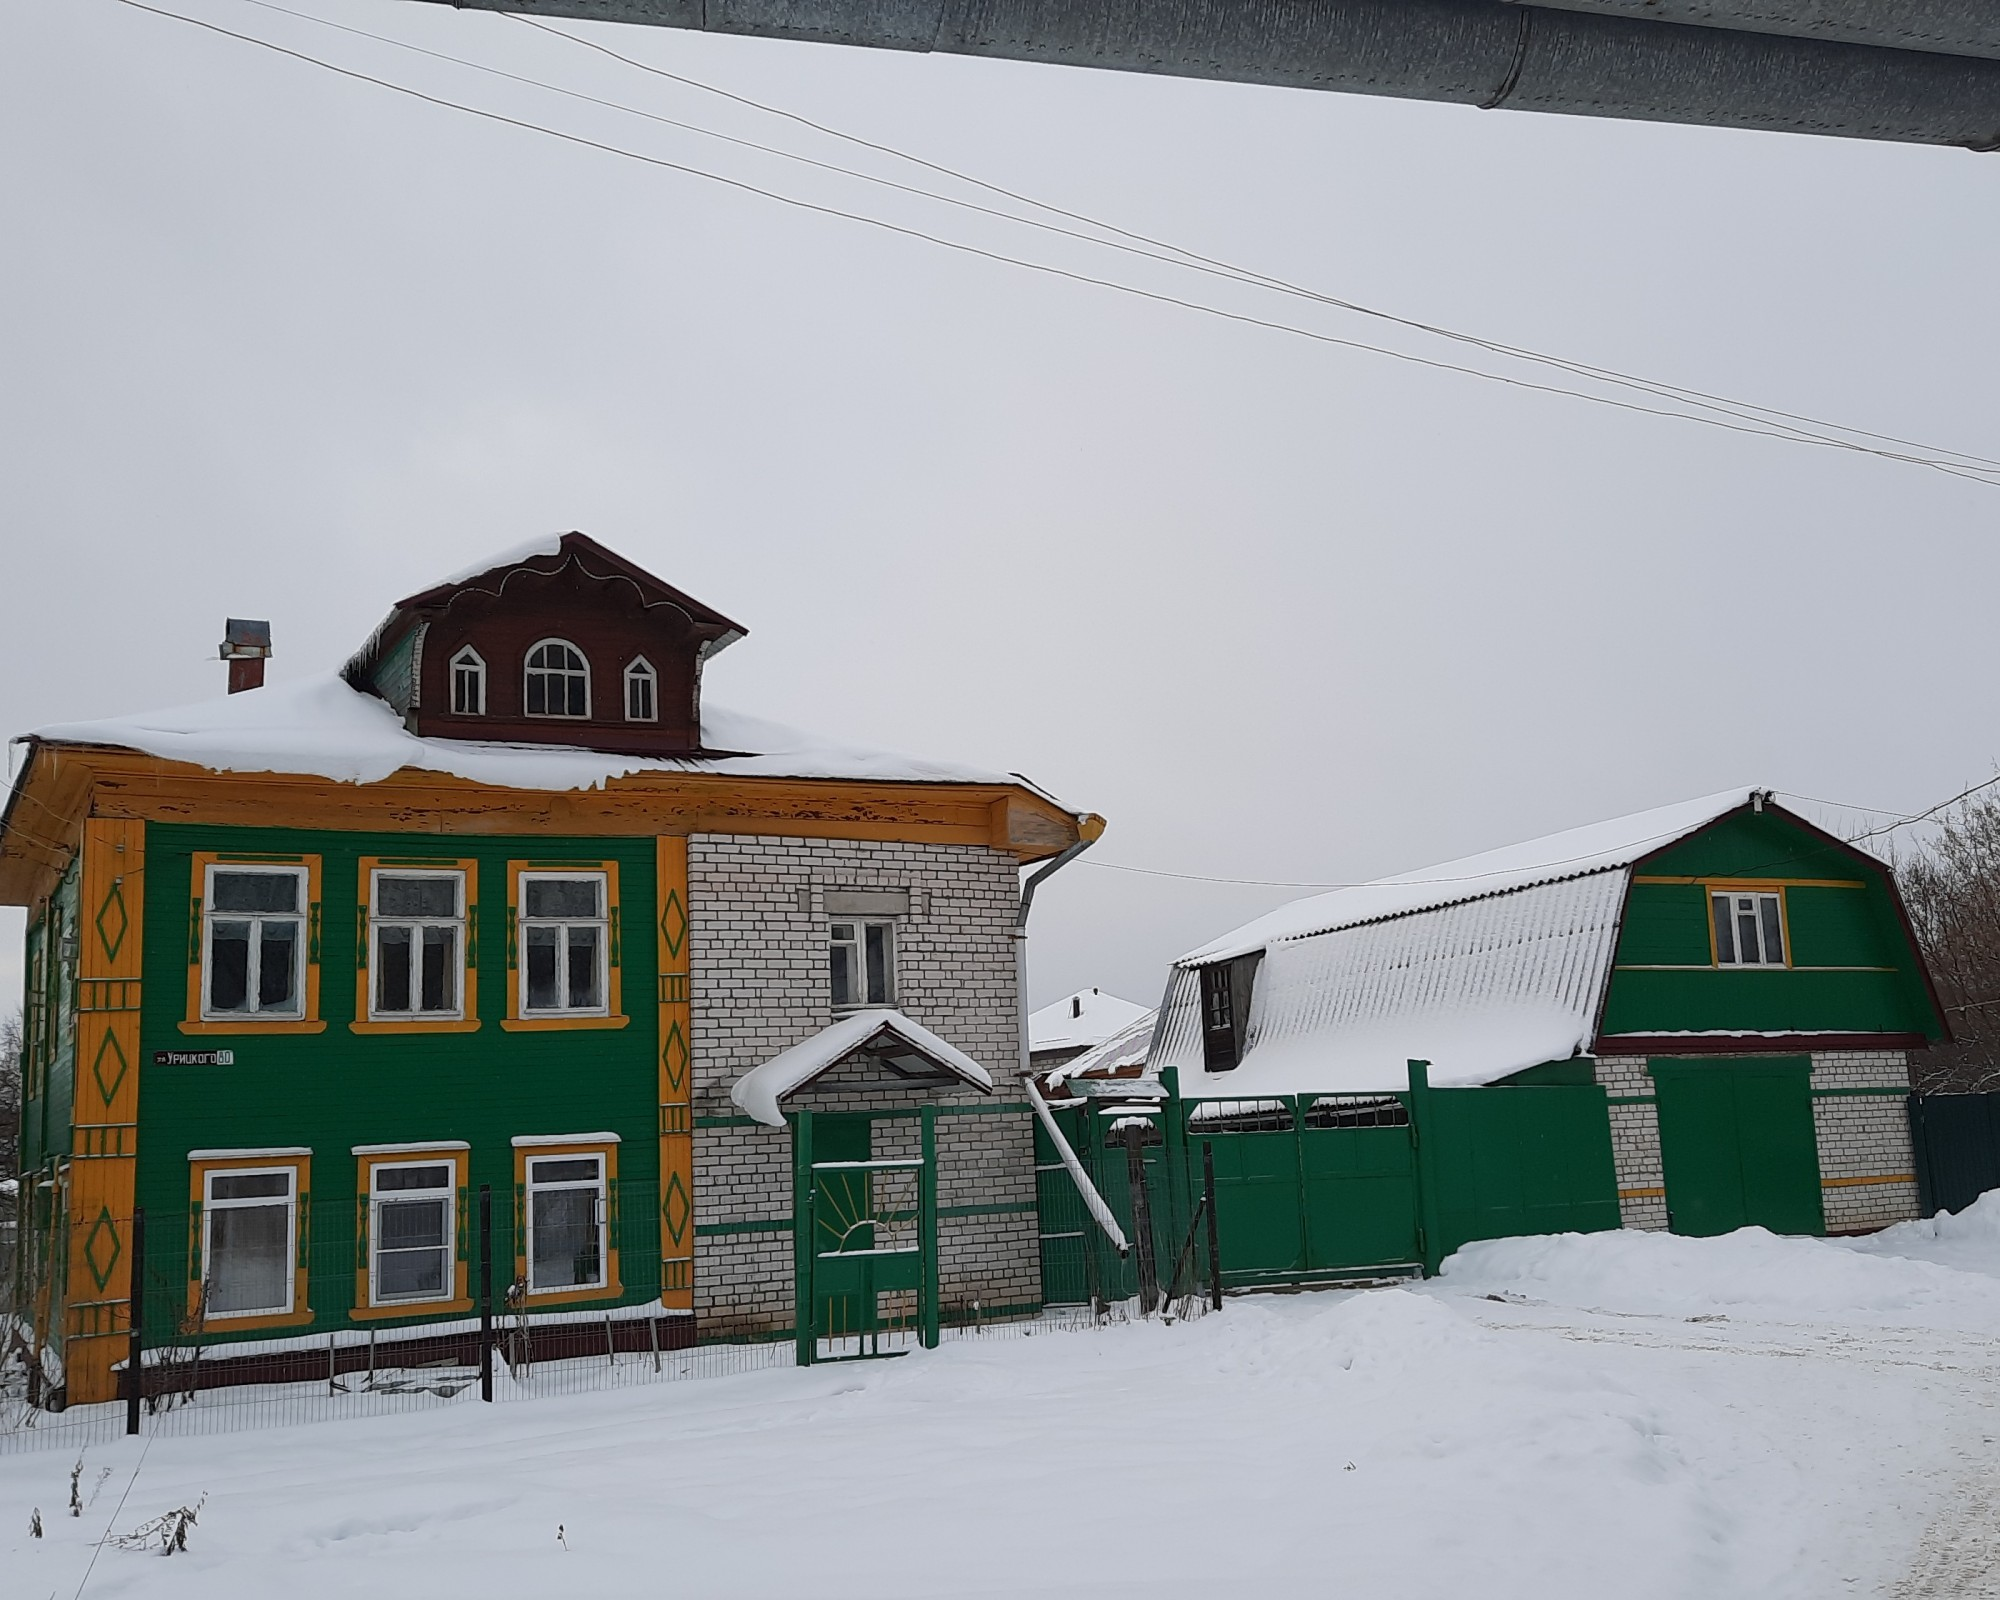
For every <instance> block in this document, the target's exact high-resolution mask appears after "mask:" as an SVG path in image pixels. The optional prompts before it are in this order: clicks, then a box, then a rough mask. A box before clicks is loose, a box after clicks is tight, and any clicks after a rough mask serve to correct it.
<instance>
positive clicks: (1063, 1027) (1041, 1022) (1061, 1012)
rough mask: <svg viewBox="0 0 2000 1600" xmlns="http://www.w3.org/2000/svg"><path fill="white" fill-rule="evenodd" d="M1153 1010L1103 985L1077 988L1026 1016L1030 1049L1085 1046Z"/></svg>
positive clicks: (1096, 1041) (1108, 1036) (1099, 1040)
mask: <svg viewBox="0 0 2000 1600" xmlns="http://www.w3.org/2000/svg"><path fill="white" fill-rule="evenodd" d="M1152 1014H1153V1013H1152V1011H1151V1010H1150V1009H1148V1008H1147V1007H1145V1006H1142V1005H1135V1004H1133V1003H1132V1002H1131V1001H1130V1000H1121V999H1119V998H1118V996H1117V995H1115V994H1106V993H1105V992H1104V991H1103V990H1102V989H1079V990H1077V991H1076V993H1075V994H1067V995H1064V996H1063V997H1062V999H1060V1000H1058V1001H1056V1002H1054V1004H1052V1005H1046V1006H1043V1007H1042V1008H1041V1010H1039V1011H1037V1012H1035V1013H1033V1014H1032V1015H1031V1016H1030V1017H1029V1018H1028V1048H1029V1049H1030V1050H1087V1049H1089V1048H1091V1047H1092V1046H1093V1045H1100V1044H1102V1043H1103V1042H1104V1041H1105V1040H1106V1039H1108V1038H1110V1037H1111V1036H1112V1035H1113V1034H1114V1033H1118V1032H1121V1031H1122V1030H1124V1029H1126V1028H1128V1027H1130V1026H1131V1025H1132V1023H1133V1022H1134V1021H1135V1020H1137V1019H1138V1018H1140V1017H1150V1016H1151V1015H1152Z"/></svg>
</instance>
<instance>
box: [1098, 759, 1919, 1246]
mask: <svg viewBox="0 0 2000 1600" xmlns="http://www.w3.org/2000/svg"><path fill="white" fill-rule="evenodd" d="M1945 1036H1946V1025H1945V1019H1944V1017H1943V1015H1942V1013H1941V1011H1940V1009H1939V1006H1938V1003H1937V999H1936V997H1935V995H1934V994H1933V992H1932V989H1931V985H1930V981H1929V977H1928V975H1927V973H1926V971H1925V969H1924V964H1923V960H1922V958H1921V956H1920V955H1919V953H1918V949H1917V946H1916V942H1915V939H1914V937H1913V936H1912V934H1911V931H1910V927H1909V924H1908V921H1907V918H1906V917H1905V915H1904V911H1903V907H1902V903H1901V901H1900V899H1899V897H1898V894H1897V890H1896V885H1895V882H1894V879H1893V877H1892V876H1891V874H1890V872H1889V870H1888V868H1887V867H1886V866H1885V865H1884V864H1883V863H1881V862H1880V861H1877V860H1875V859H1874V858H1873V857H1871V856H1869V855H1867V854H1865V853H1864V852H1862V851H1860V850H1858V849H1855V848H1853V847H1852V846H1850V845H1847V844H1845V843H1843V842H1842V841H1841V840H1839V839H1836V838H1834V837H1832V836H1831V835H1829V834H1827V833H1825V832H1823V831H1822V830H1820V829H1819V828H1817V827H1814V826H1813V825H1812V824H1811V823H1809V822H1807V821H1806V820H1805V819H1804V818H1802V817H1799V816H1797V815H1795V814H1793V813H1791V812H1789V811H1787V810H1785V809H1784V808H1782V807H1781V806H1779V805H1777V804H1776V803H1775V802H1774V801H1773V799H1772V796H1771V795H1770V793H1768V792H1767V791H1762V790H1736V791H1731V792H1729V793H1726V794H1721V795H1713V796H1709V797H1707V798H1705V799H1701V800H1696V801H1691V802H1687V803H1685V804H1681V805H1676V806H1668V807H1665V808H1662V809H1660V810H1656V811H1649V812H1644V813H1641V814H1639V815H1637V816H1632V817H1624V818H1620V819H1618V820H1615V821H1612V822H1607V823H1602V824H1598V825H1595V826H1592V827H1588V828H1580V829H1576V830H1573V831H1571V832H1568V833H1562V834H1557V835H1554V836H1553V837H1550V838H1545V839H1537V840H1533V841H1530V842H1529V843H1526V844H1522V845H1516V846H1513V847H1510V848H1508V849H1505V850H1498V851H1494V852H1491V853H1489V854H1486V855H1482V856H1476V857H1473V858H1470V859H1467V860H1462V861H1453V862H1447V863H1444V864H1442V865H1439V866H1435V867H1429V868H1425V869H1423V870H1420V871H1417V872H1413V873H1409V874H1405V875H1403V876H1400V877H1395V878H1389V879H1384V880H1383V881H1381V882H1379V883H1374V884H1369V885H1365V886H1362V887H1358V888H1353V889H1343V890H1339V891H1336V892H1334V893H1331V894H1325V895H1320V896H1316V897H1314V898H1311V899H1307V900H1301V901H1298V902H1296V903H1294V904H1292V905H1288V906H1285V907H1282V908H1280V909H1279V910H1277V911H1275V912H1272V913H1271V914H1270V915H1268V916H1265V917H1262V918H1259V919H1257V920H1256V921H1254V922H1251V923H1249V924H1247V925H1246V926H1244V927H1242V928H1238V929H1236V930H1235V931H1233V932H1231V933H1228V934H1225V935H1224V936H1222V937H1221V938H1219V939H1216V940H1214V941H1212V942H1210V943H1209V944H1207V945H1204V946H1203V947H1201V948H1200V949H1198V950H1195V951H1193V952H1191V953H1190V954H1189V955H1187V956H1186V957H1184V958H1183V959H1182V960H1181V961H1180V962H1179V963H1177V965H1176V966H1175V968H1174V971H1173V975H1172V979H1171V981H1170V983H1169V986H1168V990H1167V996H1166V1000H1165V1004H1164V1005H1163V1007H1162V1013H1161V1018H1160V1021H1159V1023H1158V1025H1157V1028H1156V1031H1155V1033H1154V1036H1153V1039H1152V1041H1151V1047H1150V1050H1149V1059H1148V1071H1149V1072H1150V1073H1151V1074H1153V1075H1154V1076H1156V1077H1159V1078H1161V1079H1162V1080H1164V1081H1165V1083H1166V1084H1167V1085H1168V1086H1170V1087H1172V1088H1173V1089H1175V1090H1176V1091H1177V1093H1176V1095H1175V1096H1174V1097H1173V1098H1171V1099H1170V1100H1168V1101H1166V1102H1164V1103H1163V1107H1162V1112H1161V1115H1162V1118H1163V1120H1164V1123H1165V1136H1164V1137H1163V1138H1162V1139H1161V1140H1160V1141H1159V1142H1158V1150H1157V1154H1152V1155H1149V1156H1148V1159H1149V1160H1153V1161H1157V1162H1158V1163H1160V1164H1161V1166H1162V1169H1163V1170H1167V1169H1171V1170H1172V1171H1173V1172H1174V1173H1175V1174H1176V1175H1175V1177H1174V1179H1173V1182H1172V1183H1171V1184H1170V1185H1169V1189H1170V1190H1171V1192H1172V1193H1173V1194H1174V1195H1175V1196H1176V1197H1177V1198H1176V1200H1175V1209H1176V1214H1178V1215H1180V1216H1183V1217H1185V1216H1186V1215H1187V1202H1186V1200H1185V1199H1184V1198H1181V1197H1187V1196H1191V1195H1192V1194H1193V1193H1194V1191H1195V1190H1196V1189H1197V1188H1198V1187H1199V1184H1200V1179H1201V1169H1202V1166H1203V1163H1204V1162H1207V1163H1210V1164H1212V1165H1213V1166H1214V1168H1215V1171H1216V1174H1217V1185H1218V1213H1219V1218H1220V1222H1221V1228H1222V1255H1223V1265H1224V1272H1225V1277H1226V1279H1227V1280H1228V1281H1231V1282H1234V1283H1238V1284H1248V1283H1259V1282H1269V1283H1278V1282H1291V1281H1300V1280H1309V1279H1313V1278H1318V1277H1338V1276H1341V1275H1352V1274H1357V1273H1368V1272H1379V1271H1383V1270H1388V1269H1392V1268H1404V1267H1407V1268H1417V1267H1426V1266H1427V1267H1430V1268H1433V1269H1434V1268H1435V1266H1436V1265H1437V1263H1438V1262H1439V1260H1440V1259H1441V1258H1442V1257H1443V1256H1445V1255H1447V1254H1449V1253H1450V1251H1451V1250H1453V1249H1455V1248H1457V1246H1458V1245H1460V1244H1462V1243H1465V1242H1467V1241H1468V1240H1472V1239H1480V1238H1490V1237H1497V1236H1503V1235H1508V1234H1519V1233H1538V1232H1550V1231H1560V1230H1566V1229H1593V1228H1609V1227H1617V1226H1620V1225H1623V1226H1625V1227H1634V1228H1672V1229H1673V1230H1675V1231H1677V1232H1681V1233H1686V1234H1717V1233H1723V1232H1727V1231H1730V1230H1732V1229H1735V1228H1739V1227H1743V1226H1746V1225H1756V1226H1762V1227H1766V1228H1770V1229H1772V1230H1774V1231H1777V1232H1782V1233H1800V1234H1819V1233H1830V1232H1856V1231H1865V1230H1870V1229H1874V1228H1879V1227H1882V1226H1884V1225H1886V1224H1888V1223H1892V1222H1897V1221H1901V1220H1903V1219H1906V1218H1910V1217H1914V1216H1916V1215H1917V1214H1918V1193H1917V1185H1916V1180H1915V1174H1914V1171H1913V1161H1912V1152H1911V1140H1910V1130H1909V1122H1908V1117H1907V1110H1906V1104H1907V1100H1908V1096H1909V1092H1910V1078H1909V1062H1910V1055H1911V1052H1913V1051H1916V1050H1920V1049H1922V1048H1924V1047H1925V1046H1926V1045H1928V1044H1929V1043H1930V1042H1931V1041H1933V1040H1937V1039H1941V1038H1944V1037H1945ZM1412 1063H1416V1064H1417V1065H1415V1066H1414V1067H1413V1066H1412ZM1087 1109H1088V1108H1087V1107H1086V1106H1081V1105H1080V1106H1078V1107H1076V1108H1074V1110H1073V1111H1072V1113H1071V1115H1072V1116H1073V1118H1076V1119H1078V1120H1077V1122H1076V1123H1075V1125H1074V1127H1073V1132H1074V1137H1075V1142H1078V1143H1081V1144H1084V1145H1086V1146H1087V1145H1089V1144H1090V1143H1091V1142H1092V1135H1091V1132H1090V1131H1087V1129H1086V1127H1085V1126H1084V1124H1083V1121H1082V1119H1083V1118H1084V1116H1085V1113H1086V1111H1087ZM1096 1142H1097V1143H1098V1144H1100V1145H1101V1144H1102V1143H1103V1142H1104V1141H1103V1140H1102V1139H1101V1138H1099V1139H1097V1140H1096Z"/></svg>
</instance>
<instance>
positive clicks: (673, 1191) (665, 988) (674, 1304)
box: [653, 837, 695, 1311]
mask: <svg viewBox="0 0 2000 1600" xmlns="http://www.w3.org/2000/svg"><path fill="white" fill-rule="evenodd" d="M654 874H655V876H654V882H655V891H654V892H655V898H656V900H657V902H658V905H657V912H656V915H655V916H654V919H653V928H654V934H655V938H656V942H657V945H658V950H659V985H658V1005H659V1034H658V1037H657V1039H656V1041H655V1048H656V1049H657V1050H658V1051H659V1087H660V1135H659V1137H660V1216H659V1223H660V1304H661V1305H662V1306H663V1307H665V1308H666V1309H667V1310H669V1311H692V1310H694V1240H695V1232H694V1006H693V994H692V988H693V981H694V979H693V961H694V952H693V949H692V945H693V941H694V930H693V918H692V909H693V908H692V907H691V906H690V905H689V904H688V847H687V840H686V839H682V838H671V837H662V838H660V839H659V840H658V841H657V842H656V846H655V853H654ZM675 1217H678V1218H679V1219H680V1227H681V1237H680V1240H679V1242H678V1243H676V1241H675V1240H674V1238H673V1231H674V1230H673V1227H672V1225H671V1222H672V1219H673V1218H675Z"/></svg>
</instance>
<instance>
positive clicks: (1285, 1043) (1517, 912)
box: [1152, 789, 1761, 1099]
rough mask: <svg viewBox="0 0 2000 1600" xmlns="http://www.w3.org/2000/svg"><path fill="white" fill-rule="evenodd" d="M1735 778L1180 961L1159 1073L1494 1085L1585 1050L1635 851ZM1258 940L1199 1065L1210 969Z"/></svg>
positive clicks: (1246, 1079) (1663, 835)
mask: <svg viewBox="0 0 2000 1600" xmlns="http://www.w3.org/2000/svg"><path fill="white" fill-rule="evenodd" d="M1760 792H1761V791H1757V790H1752V789H1731V790H1727V791H1725V792H1723V793H1721V794H1714V795H1709V796H1706V797H1705V798H1703V799H1700V800H1689V801H1684V802H1682V803H1681V804H1679V805H1672V806H1662V807H1660V808H1659V809H1657V810H1653V811H1642V812H1639V813H1637V814H1636V815H1633V816H1629V817H1620V818H1617V819H1615V820H1613V821H1610V822H1600V823H1595V824H1592V825H1591V826H1590V827H1586V828H1574V829H1571V830H1569V831H1568V832H1566V833H1557V834H1551V835H1549V836H1548V837H1547V838H1543V839H1536V840H1531V841H1529V842H1528V843H1525V844H1517V845H1510V846H1508V847H1507V848H1505V849H1502V850H1493V851H1488V852H1486V853H1485V854H1483V855H1477V856H1468V857H1466V858H1465V859H1463V860H1460V861H1452V862H1446V863H1444V864H1443V865H1441V866H1436V867H1429V868H1425V869H1423V870H1421V871H1418V872H1411V873H1406V874H1403V875H1401V876H1399V877H1394V878H1384V879H1382V880H1380V881H1379V882H1376V883H1370V884H1362V885H1357V886H1356V887H1354V888H1349V889H1340V890H1336V891H1334V892H1333V893H1331V894H1323V895H1315V896H1313V897H1311V898H1310V899H1306V900H1299V901H1296V902H1294V903H1293V904H1291V905H1288V906H1281V907H1279V909H1277V910H1276V911H1273V912H1271V913H1269V914H1268V915H1266V916H1263V917H1260V918H1258V919H1257V920H1256V921H1254V922H1250V923H1246V924H1245V925H1244V926H1243V927H1241V928H1238V929H1236V930H1235V931H1234V932H1232V933H1228V934H1225V935H1223V936H1222V937H1221V938H1219V939H1216V940H1213V941H1211V942H1210V943H1208V944H1206V945H1203V946H1202V947H1201V948H1200V949H1198V950H1194V951H1191V952H1190V953H1189V954H1187V955H1186V956H1183V957H1182V958H1181V960H1180V961H1179V962H1178V963H1177V964H1176V973H1175V978H1174V982H1173V987H1172V990H1171V993H1170V996H1169V999H1168V1002H1167V1018H1166V1023H1165V1026H1164V1028H1163V1030H1162V1039H1161V1048H1160V1050H1159V1051H1158V1052H1157V1053H1156V1055H1155V1058H1154V1060H1153V1062H1152V1067H1153V1070H1154V1071H1159V1070H1162V1069H1163V1068H1165V1067H1168V1066H1173V1067H1176V1068H1178V1069H1179V1072H1180V1084H1181V1092H1182V1093H1183V1094H1186V1095H1189V1096H1191V1097H1208V1098H1231V1099H1234V1098H1238V1097H1244V1096H1258V1095H1282V1094H1349V1093H1370V1092H1380V1091H1385V1090H1394V1089H1400V1088H1402V1087H1403V1086H1404V1085H1405V1083H1406V1082H1407V1081H1408V1079H1407V1073H1408V1067H1407V1063H1408V1062H1410V1061H1412V1060H1417V1061H1428V1062H1429V1063H1430V1064H1431V1066H1430V1079H1431V1082H1432V1083H1435V1084H1440V1085H1447V1086H1451V1085H1457V1086H1465V1085H1472V1084H1483V1083H1492V1082H1494V1081H1495V1080H1496V1079H1499V1078H1504V1077H1506V1076H1507V1075H1508V1074H1510V1073H1514V1072H1519V1071H1521V1070H1522V1069H1524V1068H1526V1067H1532V1066H1536V1065H1538V1064H1540V1063H1541V1062H1544V1061H1559V1060H1566V1059H1568V1058H1569V1057H1571V1056H1574V1055H1577V1054H1580V1053H1581V1052H1582V1051H1583V1050H1585V1049H1586V1048H1588V1046H1589V1044H1590V1042H1591V1039H1592V1037H1593V1035H1594V1034H1595V1032H1596V1023H1597V1015H1598V1010H1599V1003H1600V1000H1601V998H1602V996H1603V993H1604V988H1605V985H1606V983H1607V982H1608V980H1609V977H1610V972H1611V958H1612V952H1613V949H1614V948H1615V946H1616V944H1617V939H1618V926H1619V919H1620V916H1621V914H1622V912H1623V908H1624V904H1625V891H1626V888H1627V885H1628V884H1629V882H1630V879H1631V871H1632V867H1633V864H1634V863H1635V862H1637V861H1639V860H1640V859H1641V858H1643V857H1645V856H1648V855H1651V854H1652V853H1654V852H1655V851H1657V850H1660V849H1662V848H1664V847H1665V846H1666V845H1668V844H1671V843H1672V842H1674V841H1675V840H1676V839H1681V838H1685V837H1686V836H1687V835H1688V834H1691V833H1693V832H1695V831H1696V830H1698V829H1700V828H1703V827H1705V826H1707V825H1708V824H1709V823H1711V822H1713V821H1715V820H1716V819H1717V818H1719V817H1723V816H1726V815H1728V814H1729V813H1730V812H1732V811H1736V810H1738V809H1740V808H1742V807H1743V806H1745V805H1748V804H1749V803H1750V802H1751V800H1752V798H1753V797H1754V796H1755V795H1757V794H1758V793H1760ZM1256 951H1261V952H1262V953H1263V960H1262V961H1261V962H1260V963H1259V964H1258V968H1257V975H1256V979H1255V982H1254V984H1253V986H1252V994H1251V1002H1250V1016H1249V1019H1248V1041H1247V1047H1246V1048H1245V1050H1244V1052H1243V1057H1242V1060H1241V1062H1240V1063H1239V1064H1238V1066H1237V1067H1236V1068H1235V1070H1233V1071H1228V1072H1217V1073H1211V1072H1208V1071H1206V1070H1205V1067H1204V1064H1203V1058H1202V1035H1201V1017H1200V1003H1201V974H1200V969H1201V968H1202V967H1204V966H1210V965H1213V964H1215V963H1218V962H1221V961H1225V960H1228V959H1231V958H1233V957H1236V956H1242V955H1248V954H1251V953H1252V952H1256Z"/></svg>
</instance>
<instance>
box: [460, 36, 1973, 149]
mask: <svg viewBox="0 0 2000 1600" xmlns="http://www.w3.org/2000/svg"><path fill="white" fill-rule="evenodd" d="M435 3H441V4H449V5H458V6H463V7H470V8H475V9H479V10H488V11H515V12H522V13H526V14H531V15H537V16H545V17H580V18H589V19H592V20H595V21H606V22H632V23H647V24H652V25H655V26H659V27H669V28H697V29H702V30H705V31H707V32H711V33H737V34H751V35H757V36H761V37H766V38H776V39H803V40H812V41H816V42H819V43H823V44H846V45H865V46H868V47H871V48H874V49H883V50H941V51H946V52H949V53H951V54H954V55H971V56H991V57H998V58H1002V59H1007V60H1015V61H1038V62H1045V63H1053V64H1057V65H1062V66H1073V67H1108V68H1112V69H1114V70H1117V71H1124V72H1152V73H1164V74H1168V75H1171V76H1175V77H1185V78H1213V79H1220V80H1226V81H1230V82H1236V83H1262V84H1274V85H1278V86H1282V87H1285V88H1294V89H1331V90H1336V91H1340V92H1344V93H1348V94H1379V95H1392V96H1397V97H1401V98H1404V99H1413V100H1439V101H1445V102H1448V103H1452V104H1457V105H1470V106H1481V107H1486V108H1489V109H1490V108H1495V107H1501V106H1504V107H1506V108H1507V109H1509V110H1513V111H1559V112H1567V113H1569V114H1571V115H1573V116H1588V117H1623V118H1628V119H1634V120H1638V121H1644V122H1679V123H1695V124H1702V125H1706V126H1711V127H1724V128H1762V129H1767V130H1771V131H1775V132H1786V133H1817V134H1827V135H1833V136H1836V137H1841V138H1850V139H1890V140H1901V141H1906V142H1910V143H1916V144H1944V145H1962V146H1965V147H1966V148H1968V149H1973V150H1993V149H2000V6H1996V5H1994V4H1992V3H1991V0H1553V3H1549V4H1538V5H1522V4H1515V3H1513V0H435Z"/></svg>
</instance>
